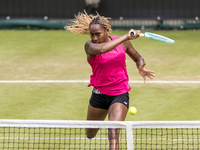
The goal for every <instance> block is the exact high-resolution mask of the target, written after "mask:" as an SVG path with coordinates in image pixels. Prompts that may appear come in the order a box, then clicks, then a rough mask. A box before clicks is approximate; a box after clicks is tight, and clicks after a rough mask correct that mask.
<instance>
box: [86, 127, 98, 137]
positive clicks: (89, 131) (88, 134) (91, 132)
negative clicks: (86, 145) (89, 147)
mask: <svg viewBox="0 0 200 150" xmlns="http://www.w3.org/2000/svg"><path fill="white" fill-rule="evenodd" d="M86 135H87V138H88V139H92V138H94V137H95V136H96V132H94V131H92V130H91V129H86Z"/></svg>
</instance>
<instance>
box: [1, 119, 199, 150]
mask: <svg viewBox="0 0 200 150" xmlns="http://www.w3.org/2000/svg"><path fill="white" fill-rule="evenodd" d="M86 128H88V129H89V128H92V129H94V128H95V129H96V128H100V129H99V131H98V133H97V135H96V136H95V137H94V138H92V139H88V138H87V136H86V134H85V129H86ZM108 129H120V132H119V149H120V150H127V149H128V150H133V149H135V150H141V149H142V150H145V149H146V150H147V149H148V150H149V149H152V150H153V149H160V150H163V149H187V150H188V149H200V121H134V122H131V121H64V120H63V121H62V120H0V149H3V150H35V149H36V150H89V149H91V150H93V149H94V150H106V149H109V145H110V144H109V140H108V134H109V132H108Z"/></svg>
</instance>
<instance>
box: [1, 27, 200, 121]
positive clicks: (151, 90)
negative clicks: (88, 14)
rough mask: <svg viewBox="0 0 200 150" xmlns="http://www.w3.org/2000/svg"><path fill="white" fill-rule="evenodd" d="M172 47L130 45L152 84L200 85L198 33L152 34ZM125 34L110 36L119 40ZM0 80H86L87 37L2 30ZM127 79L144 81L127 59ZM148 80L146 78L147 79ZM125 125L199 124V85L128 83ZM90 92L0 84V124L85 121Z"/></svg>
mask: <svg viewBox="0 0 200 150" xmlns="http://www.w3.org/2000/svg"><path fill="white" fill-rule="evenodd" d="M151 32H154V33H157V34H161V35H164V36H167V37H170V38H172V39H174V40H175V44H166V43H162V42H158V41H154V40H151V39H146V38H139V39H137V40H133V41H131V42H132V43H133V46H134V47H135V48H136V49H137V50H138V52H139V53H140V54H141V55H142V56H143V57H144V59H145V61H146V63H147V65H146V68H147V69H150V70H154V71H155V75H156V78H155V79H154V80H196V81H199V80H200V69H199V68H200V64H199V60H200V51H199V47H200V42H199V37H200V31H196V30H194V31H192V30H189V31H151ZM125 33H127V31H126V30H122V31H117V30H116V31H113V32H112V33H111V34H110V35H117V36H121V35H123V34H125ZM0 39H1V40H0V80H82V79H84V80H89V76H90V74H91V69H90V66H89V65H88V63H87V61H86V55H85V52H84V43H85V42H86V41H87V40H89V39H90V38H89V36H87V35H76V34H72V33H69V32H66V31H62V30H55V31H52V30H35V31H20V30H1V31H0ZM127 67H128V73H129V76H130V80H143V79H142V77H141V76H140V75H139V74H138V70H137V69H136V66H135V63H133V62H132V60H131V59H130V58H129V57H128V56H127ZM148 80H149V79H148ZM130 85H131V87H132V90H131V91H130V105H132V106H136V107H137V109H138V113H137V114H136V115H134V116H131V115H127V118H126V120H127V121H129V120H131V121H132V120H133V121H135V120H199V113H198V109H199V107H200V102H199V99H200V95H199V93H198V92H199V90H200V85H199V84H150V83H147V84H140V83H138V84H136V83H135V84H133V83H131V84H130ZM91 90H92V88H91V87H90V88H88V87H87V83H51V84H47V83H43V84H42V83H16V84H14V83H12V84H11V83H0V96H1V99H0V105H1V109H0V118H1V119H55V120H60V119H64V120H85V118H86V113H87V106H88V102H89V98H90V94H91Z"/></svg>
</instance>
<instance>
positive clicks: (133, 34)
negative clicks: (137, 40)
mask: <svg viewBox="0 0 200 150" xmlns="http://www.w3.org/2000/svg"><path fill="white" fill-rule="evenodd" d="M131 36H135V37H136V36H137V35H136V33H135V32H131ZM139 36H141V37H143V36H145V35H144V34H143V33H140V34H139Z"/></svg>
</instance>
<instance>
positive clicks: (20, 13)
mask: <svg viewBox="0 0 200 150" xmlns="http://www.w3.org/2000/svg"><path fill="white" fill-rule="evenodd" d="M199 7H200V0H0V28H1V29H10V28H28V29H32V28H33V29H35V28H45V29H63V27H64V26H65V25H66V24H68V23H69V21H70V19H72V18H74V14H77V13H78V12H80V11H83V10H84V9H85V10H86V11H87V12H88V13H95V12H96V11H98V13H99V14H100V15H103V16H105V17H111V18H112V20H111V25H112V28H114V29H128V28H135V29H136V28H137V29H146V28H148V29H150V28H152V29H199V28H200V21H199V17H200V9H199Z"/></svg>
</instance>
